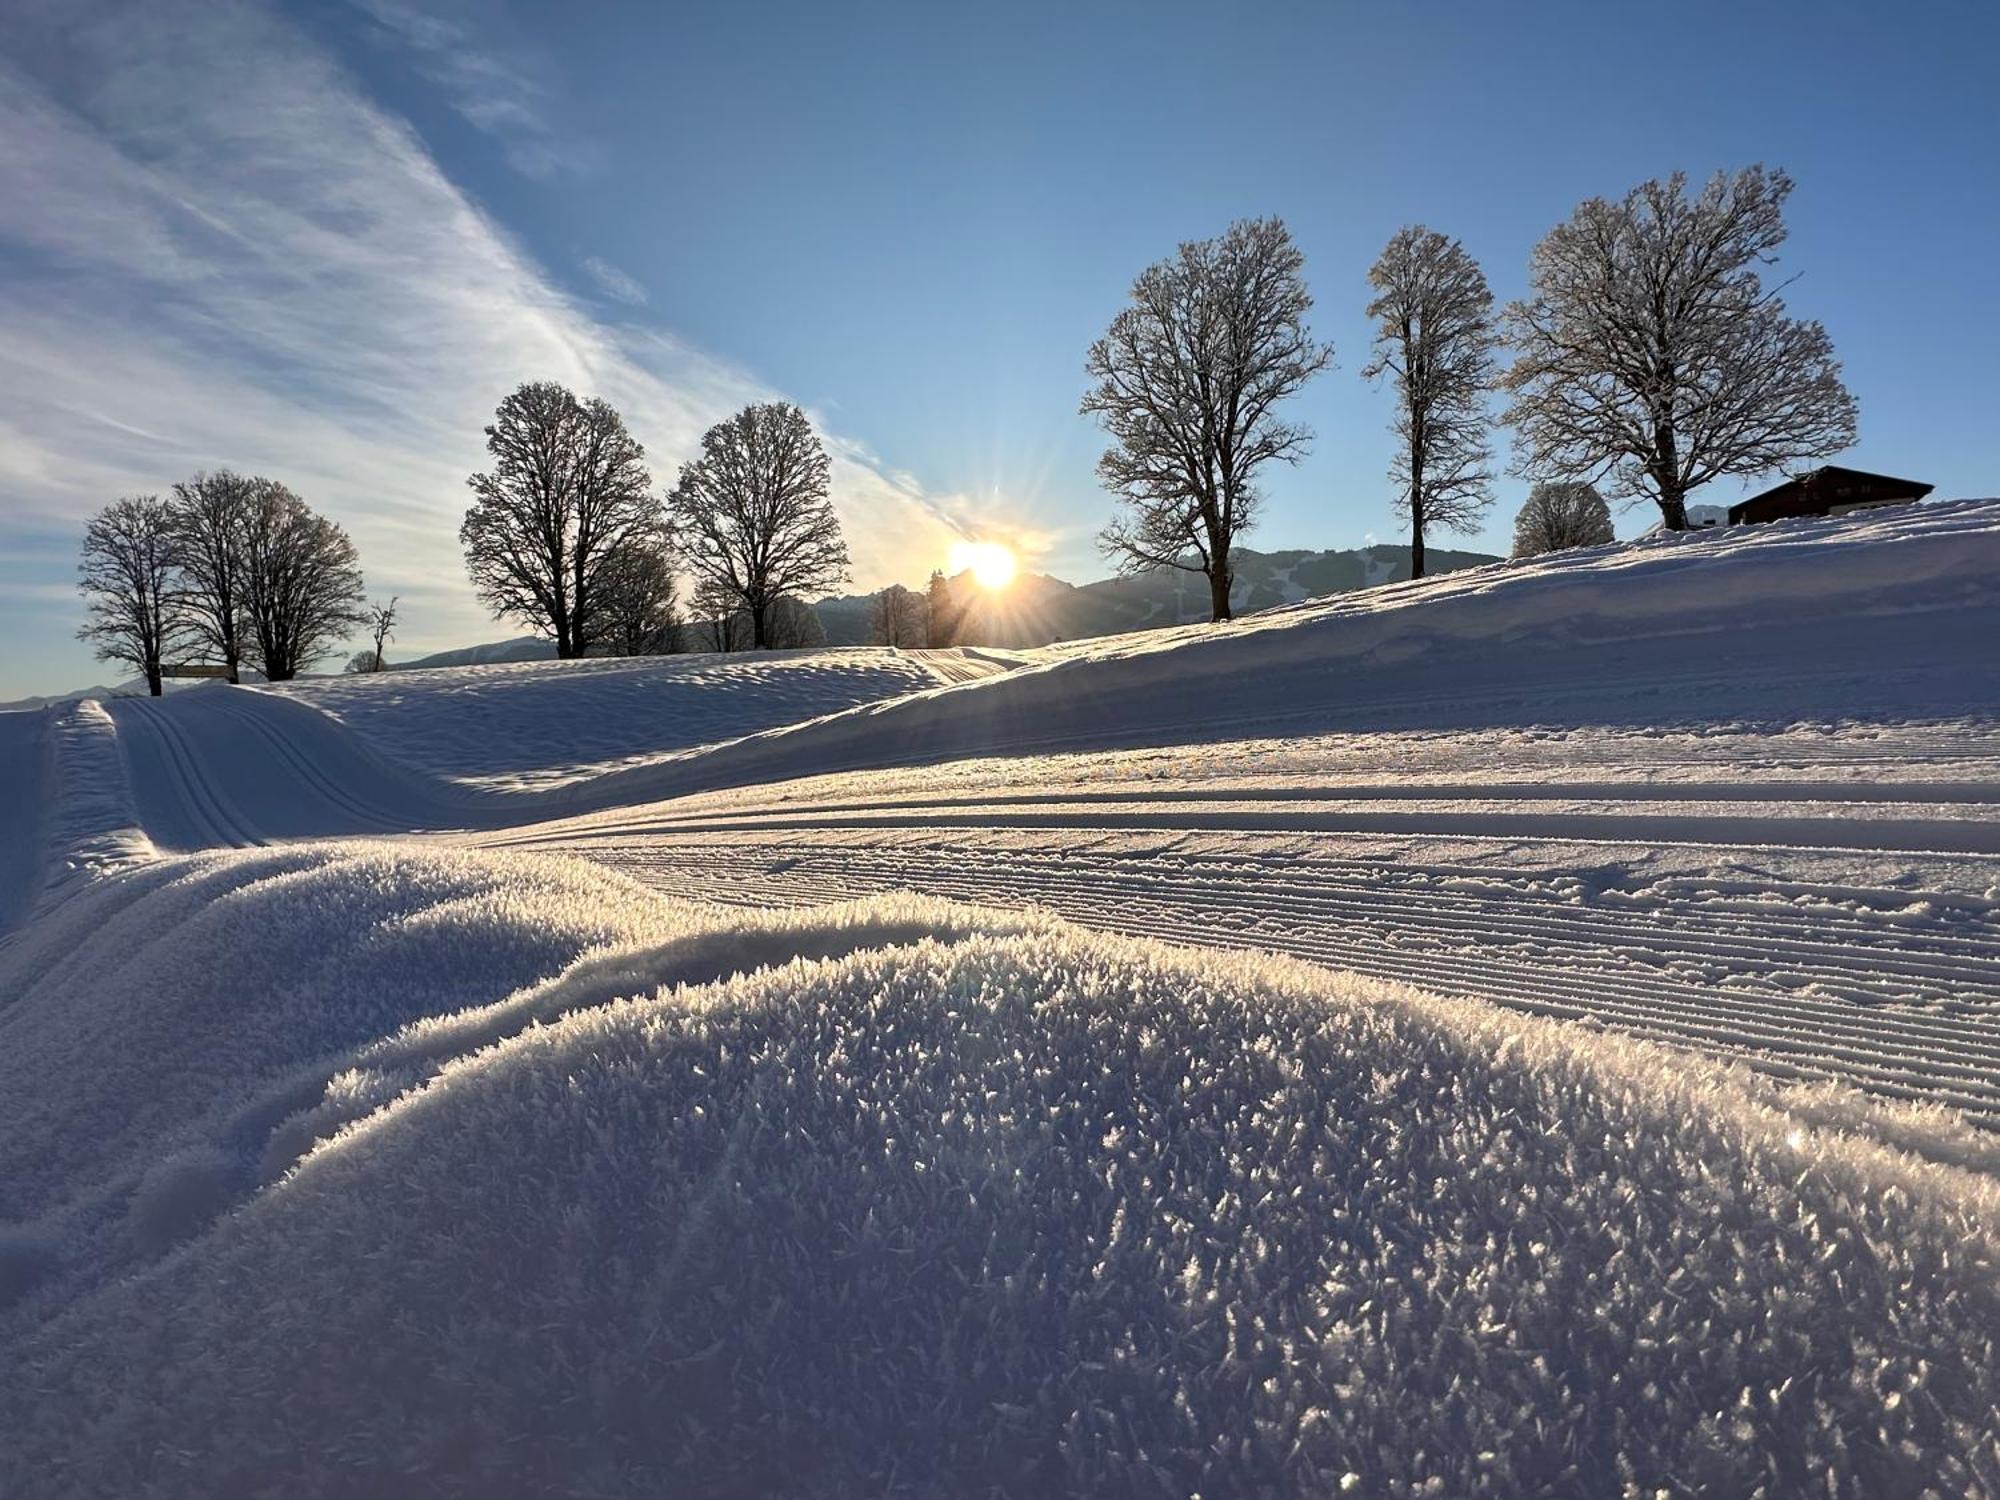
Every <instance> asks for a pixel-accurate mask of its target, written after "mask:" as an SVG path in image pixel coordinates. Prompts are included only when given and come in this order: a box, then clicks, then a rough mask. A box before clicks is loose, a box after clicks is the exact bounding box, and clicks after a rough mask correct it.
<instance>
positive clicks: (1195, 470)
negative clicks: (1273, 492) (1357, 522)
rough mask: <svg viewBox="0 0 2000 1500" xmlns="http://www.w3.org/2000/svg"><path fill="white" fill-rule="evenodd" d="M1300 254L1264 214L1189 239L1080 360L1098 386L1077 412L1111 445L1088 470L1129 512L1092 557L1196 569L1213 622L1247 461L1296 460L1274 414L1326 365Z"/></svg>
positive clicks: (1303, 436) (1248, 493) (1240, 527)
mask: <svg viewBox="0 0 2000 1500" xmlns="http://www.w3.org/2000/svg"><path fill="white" fill-rule="evenodd" d="M1304 263H1305V261H1304V257H1303V256H1301V255H1300V254H1299V252H1298V249H1297V247H1296V246H1294V245H1293V243H1292V237H1291V235H1290V233H1289V232H1288V231H1287V230H1286V228H1285V226H1284V223H1283V221H1282V220H1279V219H1275V218H1272V219H1244V220H1241V221H1239V222H1237V223H1235V224H1232V225H1231V226H1230V227H1229V229H1228V231H1227V232H1226V233H1225V234H1223V235H1221V236H1220V237H1219V238H1217V239H1212V240H1191V241H1188V242H1187V243H1185V244H1183V245H1182V246H1181V247H1180V251H1179V253H1178V254H1177V255H1176V256H1175V257H1174V258H1173V259H1172V260H1165V261H1161V262H1160V263H1159V264H1158V265H1154V266H1149V267H1148V268H1147V269H1146V270H1145V271H1143V272H1141V273H1140V275H1139V279H1138V280H1137V281H1135V282H1133V284H1132V304H1131V306H1129V307H1127V308H1126V309H1125V310H1124V311H1123V312H1121V313H1119V314H1118V316H1117V317H1116V318H1114V319H1113V320H1112V323H1111V327H1110V329H1109V330H1108V331H1107V332H1106V333H1105V335H1104V337H1103V338H1101V339H1099V340H1098V341H1097V342H1096V343H1095V344H1093V345H1091V347H1090V355H1089V358H1088V359H1087V360H1086V362H1085V369H1086V370H1087V372H1088V373H1089V374H1090V376H1091V378H1092V379H1093V380H1095V381H1096V382H1097V384H1096V385H1094V386H1093V387H1092V388H1091V389H1090V391H1089V392H1088V393H1087V394H1086V395H1085V396H1084V398H1083V407H1082V409H1083V410H1084V411H1085V412H1087V413H1091V414H1094V415H1095V416H1096V417H1097V418H1098V419H1099V420H1100V421H1101V422H1102V423H1103V424H1104V428H1105V430H1106V432H1108V433H1109V434H1110V435H1111V438H1112V443H1113V446H1112V447H1111V448H1110V449H1108V450H1107V451H1106V452H1105V454H1104V456H1103V457H1102V458H1101V459H1099V460H1098V464H1097V472H1098V474H1099V476H1100V477H1101V478H1102V479H1103V481H1104V483H1105V485H1106V486H1107V487H1108V488H1109V489H1110V490H1111V491H1112V492H1113V493H1114V494H1115V495H1116V496H1117V497H1118V498H1119V499H1120V500H1122V501H1123V502H1124V503H1125V504H1126V506H1127V507H1129V513H1128V514H1126V515H1123V516H1121V517H1119V518H1118V519H1117V520H1115V521H1113V522H1112V523H1111V525H1110V526H1108V527H1106V528H1105V531H1104V534H1103V537H1102V538H1101V544H1102V546H1103V548H1104V550H1105V552H1106V553H1107V554H1108V555H1110V556H1111V557H1112V558H1113V559H1115V560H1116V561H1117V563H1118V564H1119V566H1120V567H1121V569H1123V570H1124V571H1126V572H1137V571H1142V570H1146V569H1151V568H1180V569H1182V570H1183V571H1186V572H1190V573H1201V574H1204V575H1205V576H1206V577H1207V579H1208V586H1209V601H1210V609H1211V613H1212V615H1213V617H1214V618H1215V619H1218V620H1226V619H1228V618H1229V615H1230V609H1229V590H1230V585H1231V583H1232V582H1233V578H1234V575H1233V572H1232V570H1231V566H1230V549H1231V547H1232V546H1234V545H1235V542H1236V539H1237V538H1238V537H1239V536H1240V535H1242V534H1243V533H1244V532H1246V531H1248V530H1249V529H1250V527H1251V526H1252V525H1253V524H1254V523H1255V521H1256V514H1257V502H1258V495H1257V492H1256V490H1255V488H1254V486H1253V482H1252V481H1253V480H1254V478H1255V475H1256V472H1257V470H1258V468H1259V467H1260V466H1261V465H1263V464H1265V463H1267V462H1269V461H1270V460H1272V459H1277V460H1280V461H1282V462H1285V463H1291V462H1295V461H1296V460H1297V459H1298V458H1299V457H1300V456H1301V455H1302V454H1303V453H1304V451H1305V445H1306V443H1307V442H1308V440H1309V439H1310V438H1311V433H1310V432H1309V431H1308V430H1307V429H1306V428H1304V427H1300V426H1296V425H1292V424H1287V423H1284V422H1280V421H1279V420H1278V419H1277V417H1276V415H1275V410H1274V409H1275V408H1276V406H1277V405H1278V403H1279V402H1281V401H1283V400H1284V399H1285V398H1286V397H1287V396H1290V395H1292V394H1293V393H1294V392H1296V391H1297V390H1298V389H1299V388H1300V387H1301V386H1303V385H1304V384H1305V383H1306V381H1308V380H1310V379H1311V378H1312V377H1313V376H1314V375H1316V374H1318V373H1319V372H1320V371H1321V370H1323V369H1325V368H1326V367H1327V365H1329V364H1330V363H1332V360H1333V349H1332V346H1331V345H1328V344H1320V343H1315V342H1314V341H1313V339H1312V337H1311V335H1310V334H1309V333H1308V332H1307V329H1306V325H1305V315H1306V313H1307V311H1308V310H1309V309H1310V308H1311V307H1312V298H1311V297H1310V296H1309V295H1308V294H1307V292H1306V287H1305V282H1304V280H1303V278H1302V277H1301V276H1300V274H1299V273H1300V271H1301V269H1302V267H1303V266H1304ZM1190 558H1193V559H1194V561H1192V562H1191V561H1189V559H1190Z"/></svg>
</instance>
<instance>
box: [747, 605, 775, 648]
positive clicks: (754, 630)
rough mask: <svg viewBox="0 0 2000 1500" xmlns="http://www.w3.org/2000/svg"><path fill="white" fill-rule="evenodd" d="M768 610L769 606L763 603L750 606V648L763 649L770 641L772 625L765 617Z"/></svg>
mask: <svg viewBox="0 0 2000 1500" xmlns="http://www.w3.org/2000/svg"><path fill="white" fill-rule="evenodd" d="M767 610H768V606H766V605H762V604H755V605H752V606H751V607H750V649H751V650H752V651H762V650H764V649H765V647H766V645H767V644H768V643H769V642H770V639H771V630H770V626H769V625H768V624H767V623H766V621H765V619H764V616H765V614H766V612H767Z"/></svg>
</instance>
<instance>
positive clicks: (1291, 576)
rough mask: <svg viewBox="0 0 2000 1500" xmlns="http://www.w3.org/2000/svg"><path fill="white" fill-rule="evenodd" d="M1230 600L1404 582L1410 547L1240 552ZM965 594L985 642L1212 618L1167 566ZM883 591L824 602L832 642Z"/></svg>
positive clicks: (858, 640) (1244, 603)
mask: <svg viewBox="0 0 2000 1500" xmlns="http://www.w3.org/2000/svg"><path fill="white" fill-rule="evenodd" d="M1426 560H1427V562H1428V563H1429V567H1430V571H1431V572H1434V573H1450V572H1455V571H1456V570H1458V569H1460V568H1476V567H1479V566H1481V565H1483V564H1485V563H1490V562H1498V561H1499V559H1498V558H1497V557H1493V556H1490V555H1489V554H1487V553H1484V552H1450V551H1439V550H1432V551H1429V552H1428V553H1426ZM1235 561H1236V583H1235V587H1234V588H1233V589H1232V590H1231V591H1230V604H1231V606H1232V607H1233V608H1234V609H1235V611H1236V613H1237V614H1248V613H1250V612H1251V611H1253V610H1259V609H1269V608H1270V607H1271V606H1272V605H1275V604H1291V603H1296V602H1297V601H1298V600H1301V599H1314V598H1318V597H1320V596H1322V595H1325V594H1341V593H1346V592H1348V591H1349V590H1351V589H1360V588H1372V587H1373V586H1375V585H1376V584H1381V583H1397V582H1400V581H1401V580H1403V579H1406V578H1408V577H1409V576H1410V553H1409V549H1408V548H1406V547H1400V546H1377V547H1360V548H1351V549H1347V550H1343V551H1337V552H1308V551H1287V552H1252V551H1249V550H1247V549H1239V550H1238V551H1237V553H1236V555H1235ZM957 587H958V592H959V595H960V597H962V598H966V599H968V600H970V601H971V602H972V603H973V605H974V608H975V611H976V613H975V615H974V622H973V625H972V628H971V631H970V632H969V634H970V636H971V638H972V639H973V640H975V641H977V642H978V643H979V644H981V645H986V646H1045V645H1047V644H1049V643H1050V642H1051V641H1070V640H1078V639H1082V638H1084V637H1086V636H1094V635H1121V634H1123V633H1124V632H1126V631H1129V630H1150V629H1153V628H1154V627H1156V626H1161V625H1188V624H1194V623H1196V622H1198V621H1202V620H1206V619H1207V618H1208V616H1209V605H1208V583H1207V580H1205V579H1204V578H1202V576H1201V575H1200V574H1198V573H1180V572H1169V571H1160V572H1152V573H1139V574H1135V575H1133V576H1132V577H1129V578H1104V579H1099V580H1098V581H1097V582H1096V583H1086V584H1082V585H1077V584H1070V583H1065V582H1063V581H1062V580H1061V579H1060V578H1051V577H1049V576H1048V575H1046V574H1041V573H1026V574H1023V575H1021V576H1020V577H1019V578H1016V579H1015V580H1014V582H1013V583H1012V584H1010V585H1009V586H1008V588H1007V591H1006V592H1005V593H1004V594H1001V595H997V596H986V595H983V594H981V593H980V592H979V591H978V590H976V589H973V588H971V587H969V585H968V582H967V580H965V579H963V578H961V579H960V580H959V581H958V585H957ZM874 602H875V596H874V595H872V594H857V595H849V596H847V597H845V598H839V599H824V600H821V601H820V603H819V604H818V605H817V606H816V607H817V608H818V610H819V617H820V620H821V621H822V622H823V623H824V624H825V626H826V638H827V643H828V644H829V645H835V646H855V645H864V644H866V643H867V641H868V639H869V635H870V629H869V615H870V612H871V610H872V609H873V606H874Z"/></svg>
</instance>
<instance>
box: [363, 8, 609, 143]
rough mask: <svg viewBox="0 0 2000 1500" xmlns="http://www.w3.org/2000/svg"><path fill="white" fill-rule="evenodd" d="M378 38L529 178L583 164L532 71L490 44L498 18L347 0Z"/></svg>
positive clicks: (480, 11) (489, 12) (490, 12)
mask: <svg viewBox="0 0 2000 1500" xmlns="http://www.w3.org/2000/svg"><path fill="white" fill-rule="evenodd" d="M353 3H354V5H355V6H356V8H358V9H359V10H361V11H362V12H363V13H364V14H365V15H367V16H368V17H369V18H370V19H371V20H372V21H373V22H374V23H375V25H376V27H377V28H378V29H379V32H380V34H381V35H382V36H383V37H385V38H387V39H388V40H391V41H393V42H394V43H396V44H397V45H400V46H401V47H403V48H404V49H405V50H406V51H407V53H408V55H409V56H410V58H411V60H412V61H413V62H414V64H415V65H416V67H417V69H418V71H420V72H421V73H422V74H423V75H424V76H425V77H427V78H429V79H430V80H431V81H432V82H433V83H435V84H436V85H438V87H439V88H440V89H442V90H443V91H444V95H445V97H446V98H447V99H448V100H449V101H450V103H451V106H452V108H453V109H455V110H457V111H458V113H459V114H460V115H461V116H463V117H464V119H465V120H466V121H467V123H469V124H471V125H472V126H473V127H474V128H476V129H478V130H482V131H484V132H486V134H488V135H490V136H492V137H493V138H494V139H495V140H496V141H498V142H499V143H500V147H501V150H502V151H503V153H504V154H505V156H506V158H507V161H508V164H509V165H511V166H512V167H513V168H514V169H515V170H516V171H517V172H521V173H523V174H524V175H526V176H529V177H549V176H553V175H554V174H555V173H556V172H558V171H560V170H561V169H562V168H564V167H565V166H576V165H584V164H587V163H588V161H589V159H590V158H589V154H588V153H587V152H585V151H584V150H583V149H582V148H581V147H580V146H578V145H576V144H575V143H574V142H568V141H565V140H564V139H563V138H562V137H561V136H560V134H559V133H558V132H557V131H556V130H555V128H554V127H553V126H552V125H551V124H550V120H549V98H548V88H547V86H546V85H545V84H544V83H543V82H542V81H541V80H540V79H539V78H538V77H537V76H536V75H535V72H534V70H533V67H532V66H531V65H530V64H529V63H528V62H526V61H524V60H521V59H520V58H517V57H514V56H510V55H509V54H508V52H507V51H506V50H505V49H504V48H502V47H500V46H497V45H496V44H495V43H494V42H493V41H491V40H490V37H491V34H492V32H493V30H494V28H495V26H496V25H497V23H498V22H499V20H500V15H499V13H498V12H497V11H496V10H495V9H494V7H492V6H491V5H486V4H482V3H481V0H429V3H423V0H353Z"/></svg>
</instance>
